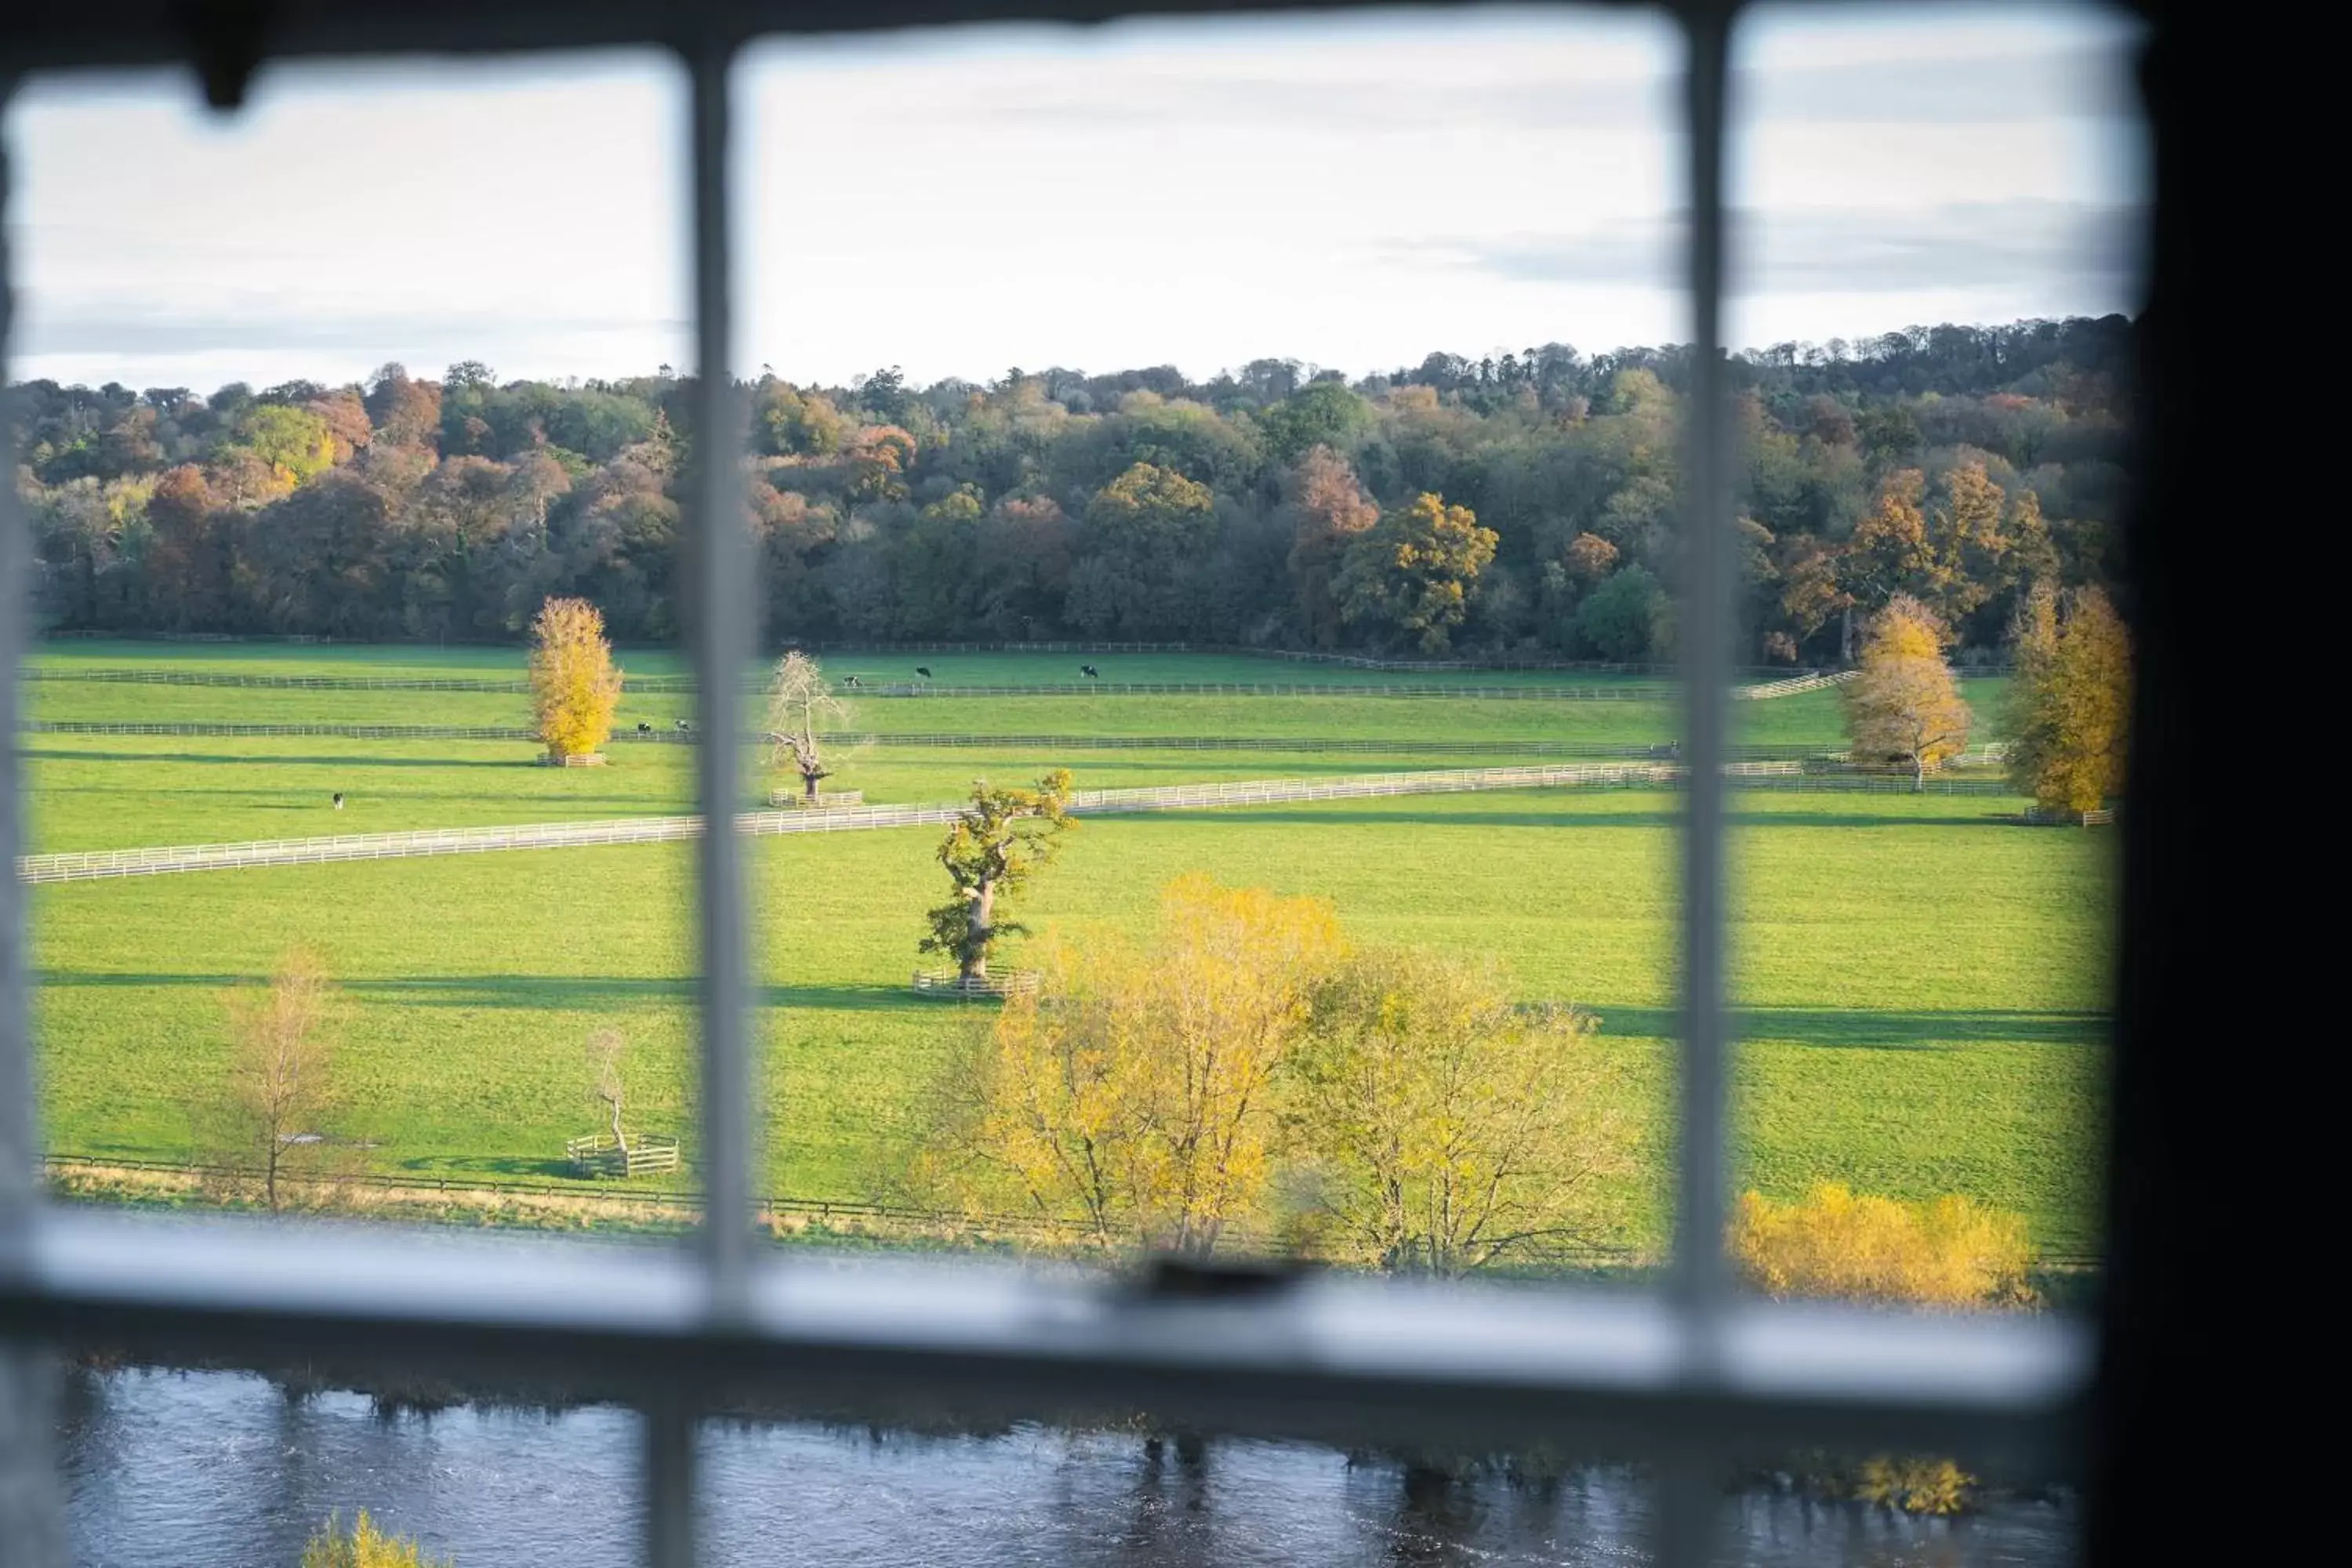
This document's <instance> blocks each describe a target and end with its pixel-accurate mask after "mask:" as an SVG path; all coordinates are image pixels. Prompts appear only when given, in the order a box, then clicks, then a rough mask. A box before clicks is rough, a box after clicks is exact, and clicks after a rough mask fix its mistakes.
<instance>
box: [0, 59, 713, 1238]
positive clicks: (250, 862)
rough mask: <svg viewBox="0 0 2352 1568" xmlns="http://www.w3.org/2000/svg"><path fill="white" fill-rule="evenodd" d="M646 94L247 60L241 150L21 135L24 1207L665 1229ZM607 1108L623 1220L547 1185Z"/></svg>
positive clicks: (121, 125) (191, 118)
mask: <svg viewBox="0 0 2352 1568" xmlns="http://www.w3.org/2000/svg"><path fill="white" fill-rule="evenodd" d="M678 86H679V84H678V80H677V74H676V72H675V70H674V68H672V67H670V66H669V65H667V63H665V62H663V61H661V60H658V59H653V58H634V59H628V58H600V59H583V60H578V61H573V62H569V63H562V62H556V63H548V64H543V65H540V66H536V67H533V68H529V69H518V68H514V67H512V66H501V67H496V68H492V67H466V68H454V67H452V68H438V69H436V71H434V72H432V73H430V74H419V73H417V72H415V71H414V70H409V71H403V72H399V73H390V72H366V71H352V70H335V71H326V70H316V69H303V70H289V71H284V72H273V73H270V74H268V75H267V76H265V77H264V79H262V80H261V82H260V83H259V84H258V86H257V89H256V94H255V98H254V100H253V102H252V103H251V104H250V105H248V106H247V108H246V109H245V110H242V111H241V112H240V113H238V114H237V115H236V116H234V117H215V116H213V115H210V114H208V113H207V112H206V111H205V110H203V109H202V108H201V107H200V106H199V105H197V104H196V102H195V101H194V99H193V94H192V89H191V87H190V85H189V83H188V82H187V81H186V80H185V79H183V78H179V77H173V78H169V79H156V78H136V79H121V80H119V81H114V82H110V83H109V84H107V85H104V86H103V87H100V88H98V89H92V88H91V87H90V86H89V84H86V83H80V84H66V83H56V84H50V85H47V86H41V87H36V88H34V89H30V90H29V91H27V92H26V94H24V95H22V96H21V97H20V99H19V100H17V102H16V106H15V110H14V115H13V120H12V123H11V126H10V132H11V136H12V140H13V142H15V145H16V149H17V157H16V171H17V180H18V184H17V191H16V195H17V197H18V201H19V203H20V206H19V208H18V212H17V214H16V231H17V232H16V257H17V258H18V261H19V265H20V266H21V268H22V273H21V277H20V281H19V287H20V289H21V290H22V296H23V299H24V308H23V310H22V313H21V317H20V320H21V323H22V326H21V332H20V335H19V338H18V341H17V343H16V357H15V359H14V361H13V364H14V367H15V369H16V374H17V375H18V377H19V378H20V379H19V380H18V383H17V384H16V386H15V387H14V388H12V390H11V393H10V397H11V402H12V405H13V412H14V414H15V416H16V423H17V426H18V427H19V429H20V431H21V439H22V443H23V466H22V468H19V469H18V470H17V472H18V474H19V475H20V477H21V483H22V485H23V488H24V499H25V503H26V509H27V510H28V512H29V513H30V521H31V523H32V526H33V529H34V531H35V535H36V548H37V553H38V557H39V562H38V567H37V580H36V584H35V592H36V595H37V615H38V616H39V620H40V623H41V625H42V626H43V628H44V632H45V637H44V639H43V641H42V642H41V643H40V645H39V646H38V647H37V648H36V649H35V650H34V651H33V653H32V656H31V658H30V661H29V666H28V668H27V670H26V676H27V680H26V686H25V690H26V693H27V697H26V711H27V713H28V716H29V720H28V728H29V730H30V731H31V733H30V734H28V735H27V736H26V738H25V743H24V748H23V755H24V758H25V769H26V773H25V776H26V784H27V786H28V788H29V790H30V792H31V799H30V807H29V812H28V818H29V824H30V826H29V832H30V837H31V842H30V843H29V844H28V846H27V848H28V849H29V850H30V851H31V853H32V856H33V861H32V865H31V872H32V875H33V877H34V879H35V880H37V882H39V883H40V884H41V885H40V886H38V887H37V889H36V890H35V896H34V900H33V907H32V932H31V939H32V946H33V952H34V958H35V963H36V965H37V984H38V987H39V990H38V994H37V1002H36V1006H35V1018H36V1027H37V1042H38V1043H37V1051H38V1064H37V1065H38V1068H39V1075H40V1080H41V1089H42V1100H41V1106H42V1113H43V1119H44V1122H45V1128H46V1133H47V1142H48V1148H49V1152H50V1155H51V1167H50V1172H49V1174H50V1179H51V1183H52V1186H53V1189H54V1190H55V1191H57V1192H58V1193H60V1194H68V1195H71V1196H74V1197H78V1198H87V1199H90V1200H93V1201H100V1202H127V1203H132V1204H138V1205H173V1206H179V1205H198V1206H214V1205H225V1206H227V1207H231V1208H235V1209H239V1210H259V1211H265V1212H277V1213H286V1212H299V1213H303V1214H325V1215H344V1216H350V1215H380V1216H390V1217H398V1218H408V1219H432V1220H446V1221H453V1222H457V1223H465V1224H498V1225H520V1226H532V1227H541V1228H549V1227H551V1228H557V1229H565V1230H571V1229H579V1228H599V1229H603V1228H619V1229H650V1230H655V1231H660V1230H667V1229H674V1228H676V1227H677V1226H678V1224H679V1223H680V1215H681V1214H683V1213H684V1212H686V1211H685V1210H684V1208H683V1207H682V1206H681V1203H680V1200H681V1199H682V1198H683V1196H684V1194H685V1193H686V1192H687V1191H688V1189H689V1187H690V1167H691V1165H692V1163H693V1161H694V1159H695V1157H696V1151H695V1150H694V1148H693V1146H692V1142H691V1141H690V1139H689V1140H688V1142H687V1144H686V1147H685V1151H684V1161H683V1163H682V1164H681V1162H680V1159H679V1149H678V1144H677V1139H679V1138H680V1137H681V1136H683V1135H685V1134H687V1132H688V1126H689V1119H690V1114H691V1105H692V1100H691V1095H690V1092H689V1089H690V1083H691V1079H690V1075H689V1069H688V1064H689V1062H690V1060H691V1052H690V1049H689V1043H690V1041H691V1038H692V1029H691V1010H690V999H691V988H692V975H693V973H694V957H693V952H692V949H691V946H690V931H691V926H690V923H689V921H688V913H687V911H688V900H689V892H690V888H691V858H690V847H689V846H688V844H687V843H686V842H684V841H683V840H684V838H685V837H687V835H686V833H685V831H684V830H683V827H682V826H681V825H680V824H679V823H678V822H677V818H678V817H679V816H680V814H682V813H685V812H687V811H688V810H689V809H690V806H691V801H692V798H693V792H692V786H691V778H692V758H693V754H694V748H693V747H692V746H691V745H689V744H678V743H673V742H681V741H690V740H692V739H693V737H692V736H691V735H690V734H689V733H686V732H684V731H683V728H682V727H683V725H684V720H683V719H682V715H683V714H684V713H685V712H687V711H688V709H687V706H686V705H687V704H688V702H690V700H691V698H690V690H689V688H690V682H689V681H688V679H687V678H686V672H685V667H684V665H683V663H682V661H681V660H680V658H678V656H677V653H676V651H675V649H674V646H673V645H674V642H675V638H676V637H677V619H678V616H677V582H676V569H675V566H674V563H673V557H674V554H675V551H676V548H677V516H678V502H677V493H678V490H679V487H680V484H681V482H682V470H681V467H680V457H681V454H682V452H683V450H684V447H685V443H686V442H687V441H688V440H689V439H690V437H691V428H690V422H688V420H687V419H686V408H687V389H688V383H687V382H685V381H683V380H682V379H681V378H680V376H679V374H678V373H677V371H676V370H674V369H673V368H672V365H673V364H674V363H677V362H678V361H680V360H681V359H682V358H683V357H684V356H683V354H682V353H681V352H680V350H681V348H682V346H683V336H684V334H683V331H682V327H681V316H682V314H683V311H682V307H681V303H680V297H681V292H682V276H683V269H682V268H681V266H680V264H679V263H680V257H679V241H680V238H681V237H682V229H683V225H682V223H681V221H680V217H679V202H678V195H677V193H678V191H679V189H680V188H681V184H682V182H681V178H680V175H681V172H682V171H681V169H680V167H679V155H678V154H679V147H678V143H679V140H680V137H679V132H680V131H681V130H682V127H683V121H684V112H683V104H682V101H681V94H680V92H679V90H678ZM559 148H560V149H562V155H561V156H558V157H551V156H549V153H550V150H551V149H559ZM404 365H405V366H409V367H413V368H408V369H404V368H403V367H404ZM445 365H446V367H447V368H446V370H445V369H442V368H441V367H442V366H445ZM493 367H495V368H493ZM565 605H572V606H575V607H578V608H582V609H584V612H585V615H586V616H589V617H593V618H596V619H597V621H598V624H594V625H592V624H589V622H588V620H585V619H583V617H582V616H580V615H572V616H570V617H569V618H566V617H565V616H561V615H559V616H556V617H555V618H554V619H553V620H549V621H547V622H546V625H547V626H549V627H551V628H557V627H559V623H560V626H561V627H568V628H570V629H569V631H565V632H563V633H562V636H560V637H558V642H559V643H561V642H562V640H563V638H564V637H571V636H572V634H573V633H577V634H578V637H576V638H575V639H573V640H574V641H575V642H576V644H577V647H576V651H577V652H578V655H579V658H577V659H576V660H571V661H570V662H566V660H570V656H569V655H566V656H565V657H564V658H562V659H558V658H555V655H554V653H552V652H551V655H550V658H549V661H548V662H546V663H545V665H544V672H545V673H546V674H547V675H548V676H549V682H548V683H541V684H544V685H546V686H547V689H546V690H545V691H541V689H539V688H538V687H536V686H535V685H534V682H535V680H536V679H537V678H536V677H535V676H534V675H533V673H532V671H533V668H534V667H533V665H532V663H531V660H532V658H534V655H533V654H532V652H531V646H532V644H533V643H534V641H535V639H536V637H537V636H538V633H537V630H536V629H535V628H537V627H539V626H541V618H542V615H543V613H544V612H546V611H548V610H549V608H550V607H551V606H554V607H557V608H558V609H561V607H562V606H565ZM608 658H609V659H610V660H611V661H613V662H614V663H616V664H617V667H618V669H619V670H620V671H622V672H624V673H623V675H622V676H621V677H618V678H616V679H621V680H623V681H624V682H625V683H624V684H621V685H619V686H618V687H614V686H612V685H610V684H609V682H608V681H607V679H606V678H605V677H604V675H600V674H598V673H597V672H596V671H597V668H601V664H602V661H604V660H606V659H608ZM567 671H568V672H569V673H566V672H567ZM575 677H576V679H575ZM543 696H544V697H545V698H546V699H547V700H546V701H542V700H541V699H542V697H543ZM550 704H552V706H550ZM566 714H569V715H571V717H568V718H567V717H565V716H564V715H566ZM608 721H609V722H608ZM557 760H560V761H563V762H565V763H577V764H581V765H576V766H575V765H564V766H549V765H543V764H545V763H549V762H550V761H557ZM592 764H593V765H592ZM608 1056H609V1057H610V1058H612V1059H611V1061H610V1062H609V1063H608V1062H607V1061H606V1060H605V1059H604V1058H606V1057H608ZM614 1093H617V1094H618V1096H619V1099H620V1105H619V1107H618V1109H617V1110H616V1109H615V1107H614V1104H613V1103H612V1100H611V1097H612V1096H613V1095H614ZM616 1121H617V1123H618V1127H619V1131H620V1132H621V1133H622V1134H623V1135H624V1136H625V1138H627V1139H628V1140H630V1141H631V1142H633V1143H635V1144H638V1145H641V1146H642V1147H641V1148H640V1149H639V1150H638V1151H637V1153H638V1154H639V1155H641V1156H642V1157H641V1158H638V1159H637V1161H636V1163H637V1164H638V1166H639V1169H638V1170H637V1172H636V1173H635V1175H633V1176H632V1177H630V1178H628V1179H627V1180H625V1181H623V1180H620V1179H608V1178H607V1177H606V1176H604V1175H600V1174H596V1172H598V1171H600V1170H601V1169H602V1168H603V1167H604V1166H605V1165H609V1164H611V1163H613V1161H614V1159H617V1158H618V1155H617V1152H616V1151H615V1150H613V1149H609V1148H604V1149H600V1148H596V1147H593V1146H592V1144H591V1142H581V1143H580V1145H579V1149H580V1153H579V1157H578V1158H575V1157H574V1154H573V1152H572V1145H573V1143H574V1142H575V1141H593V1140H594V1139H596V1138H597V1137H599V1136H600V1135H601V1136H603V1137H604V1138H605V1139H606V1140H607V1141H608V1142H609V1141H610V1139H611V1138H612V1136H613V1133H614V1125H615V1122H616Z"/></svg>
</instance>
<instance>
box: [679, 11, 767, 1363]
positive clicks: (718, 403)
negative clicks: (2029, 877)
mask: <svg viewBox="0 0 2352 1568" xmlns="http://www.w3.org/2000/svg"><path fill="white" fill-rule="evenodd" d="M733 52H734V51H733V48H732V46H731V45H730V44H727V43H724V42H721V41H718V40H713V41H711V42H709V43H708V44H707V45H706V46H705V47H702V48H700V49H698V51H697V52H696V53H695V54H694V55H693V56H692V57H691V58H690V59H689V60H688V68H689V71H690V74H691V77H692V80H693V105H692V116H693V121H694V124H693V132H692V136H693V160H694V170H693V179H694V220H693V221H694V313H695V339H696V359H695V364H696V382H695V395H694V398H695V400H694V412H695V422H694V423H695V427H694V442H693V462H694V468H693V479H694V488H693V507H694V510H693V520H692V525H691V527H690V529H689V531H688V533H689V538H690V539H691V541H692V542H693V546H694V563H695V574H694V583H693V587H694V599H693V604H694V606H695V610H696V614H695V616H694V619H693V626H694V663H695V672H696V676H697V680H696V689H697V693H698V695H697V698H696V717H697V721H698V724H697V727H698V730H699V731H700V733H701V739H702V743H701V746H700V749H699V754H698V769H697V773H698V797H699V800H700V805H701V813H702V821H703V833H702V838H701V843H700V854H699V871H700V883H699V890H700V898H701V921H702V974H701V1011H702V1018H701V1023H702V1083H701V1112H702V1165H703V1173H704V1175H703V1180H704V1203H705V1207H704V1213H703V1226H702V1241H703V1251H704V1257H705V1259H706V1262H707V1263H708V1266H709V1284H710V1289H711V1300H712V1308H713V1314H714V1316H715V1317H717V1318H719V1319H721V1320H729V1321H740V1319H741V1317H742V1316H743V1314H744V1312H745V1311H746V1310H747V1303H748V1300H749V1295H750V1284H749V1272H750V1267H751V1168H752V1162H753V1154H752V1133H753V1126H754V1123H753V1119H752V1115H751V1107H752V1094H751V1084H752V1073H751V1006H750V968H749V958H750V943H749V940H748V938H747V935H746V932H745V912H744V911H745V902H746V900H745V893H744V875H743V866H742V857H741V855H740V837H739V835H738V834H737V833H736V831H735V818H736V813H737V811H738V809H739V807H740V800H741V795H742V740H743V733H744V730H743V677H744V673H745V671H746V670H747V669H748V668H749V667H750V664H751V658H752V656H753V653H754V651H755V645H754V642H753V639H752V637H751V607H752V606H751V572H750V570H749V564H750V563H748V562H747V561H746V560H744V558H743V557H744V555H745V553H746V534H745V529H744V526H743V518H742V511H743V508H742V502H741V499H740V498H741V485H742V473H741V458H742V451H741V445H742V437H741V433H740V430H739V429H738V427H737V419H736V413H737V399H736V397H735V395H734V378H733V374H732V372H731V371H730V368H729V346H730V345H729V337H730V323H731V321H732V300H731V298H730V267H729V262H730V239H729V235H730V215H729V211H728V196H729V193H728V177H727V174H728V170H727V153H728V136H729V128H728V116H729V105H728V76H729V70H730V66H731V64H732V60H733Z"/></svg>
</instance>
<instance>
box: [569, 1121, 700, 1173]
mask: <svg viewBox="0 0 2352 1568" xmlns="http://www.w3.org/2000/svg"><path fill="white" fill-rule="evenodd" d="M563 1152H564V1155H565V1157H566V1158H567V1159H569V1160H570V1161H571V1162H572V1169H573V1170H574V1171H577V1172H578V1173H580V1174H582V1175H583V1176H618V1177H623V1178H626V1177H629V1176H658V1175H661V1174H663V1173H667V1172H670V1171H675V1170H677V1139H675V1138H661V1137H656V1136H655V1135H654V1134H652V1133H650V1132H641V1133H639V1134H638V1135H637V1136H636V1137H635V1138H632V1139H630V1140H629V1146H628V1147H627V1148H626V1149H624V1148H622V1147H621V1145H620V1144H618V1143H616V1142H614V1141H613V1135H612V1134H611V1133H609V1132H600V1133H598V1134H596V1135H595V1136H594V1137H593V1138H567V1139H565V1140H564V1142H563Z"/></svg>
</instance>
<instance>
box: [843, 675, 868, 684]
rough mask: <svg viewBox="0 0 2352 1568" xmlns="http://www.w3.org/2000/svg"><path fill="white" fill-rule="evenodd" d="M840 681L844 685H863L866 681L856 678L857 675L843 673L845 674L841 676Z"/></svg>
mask: <svg viewBox="0 0 2352 1568" xmlns="http://www.w3.org/2000/svg"><path fill="white" fill-rule="evenodd" d="M841 683H842V684H843V685H844V686H863V685H865V684H866V682H864V681H862V680H860V679H857V677H856V676H854V675H845V676H843V677H842V678H841Z"/></svg>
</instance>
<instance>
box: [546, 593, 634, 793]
mask: <svg viewBox="0 0 2352 1568" xmlns="http://www.w3.org/2000/svg"><path fill="white" fill-rule="evenodd" d="M530 696H531V705H532V708H533V710H534V711H535V713H536V715H537V718H538V721H539V739H540V742H541V744H543V745H545V746H546V747H547V755H548V760H549V761H551V762H559V763H560V762H562V761H564V760H565V759H567V758H571V757H587V756H593V755H595V753H596V750H597V748H598V747H600V746H602V745H604V742H606V741H608V740H610V739H612V735H613V711H614V709H616V708H618V707H619V706H620V703H621V671H620V668H619V667H618V666H616V665H614V662H613V645H612V644H611V643H609V642H606V641H605V640H604V613H603V612H602V611H600V610H598V609H597V608H596V606H595V605H592V604H590V603H589V602H588V601H587V600H585V599H550V600H548V601H547V602H546V603H545V604H543V605H541V606H540V609H539V615H538V616H536V617H535V618H534V619H533V620H532V621H531V623H530Z"/></svg>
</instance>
